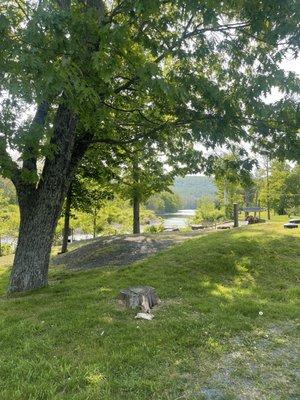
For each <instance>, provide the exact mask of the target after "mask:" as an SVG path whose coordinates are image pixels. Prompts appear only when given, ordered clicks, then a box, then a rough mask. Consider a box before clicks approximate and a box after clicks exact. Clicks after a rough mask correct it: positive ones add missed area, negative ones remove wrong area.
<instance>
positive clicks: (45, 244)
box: [9, 192, 59, 292]
mask: <svg viewBox="0 0 300 400" xmlns="http://www.w3.org/2000/svg"><path fill="white" fill-rule="evenodd" d="M45 195H46V192H44V193H43V194H41V195H40V196H36V198H35V199H33V198H32V197H31V198H30V199H28V200H25V199H23V201H20V200H19V201H20V215H21V220H20V230H19V240H18V245H17V249H16V254H15V260H14V265H13V270H12V274H11V281H10V288H9V291H10V292H22V291H26V290H31V289H36V288H40V287H43V286H46V285H47V283H48V265H49V257H50V252H51V246H52V241H53V236H54V231H55V227H56V224H57V219H58V216H59V212H58V208H57V204H56V203H55V201H54V199H53V196H52V194H51V192H48V195H49V199H48V200H47V201H44V200H45V197H46V196H45ZM19 199H20V197H19Z"/></svg>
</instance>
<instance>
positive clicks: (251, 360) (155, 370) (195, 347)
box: [0, 217, 300, 400]
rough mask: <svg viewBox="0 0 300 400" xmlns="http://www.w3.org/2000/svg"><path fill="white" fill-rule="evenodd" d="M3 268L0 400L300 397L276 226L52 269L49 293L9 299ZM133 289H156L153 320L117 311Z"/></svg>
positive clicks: (287, 242)
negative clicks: (141, 255) (99, 264)
mask: <svg viewBox="0 0 300 400" xmlns="http://www.w3.org/2000/svg"><path fill="white" fill-rule="evenodd" d="M286 220H287V218H286V217H285V218H284V221H286ZM7 264H9V260H7V261H6V262H4V261H2V264H0V290H1V297H0V348H1V351H0V399H1V400H2V399H3V400H17V399H18V400H19V399H20V400H21V399H22V400H33V399H34V400H46V399H47V400H48V399H49V400H50V399H51V400H58V399H70V400H88V399H91V400H94V399H95V400H96V399H97V400H98V399H101V400H126V399H134V400H139V399H141V400H144V399H145V400H146V399H147V400H149V399H153V400H159V399H161V400H168V399H170V400H177V399H178V400H179V399H188V400H194V399H195V400H196V399H208V400H211V399H219V400H220V399H223V400H230V399H245V400H251V399H259V400H262V399H267V400H272V399H274V400H275V399H276V400H277V399H282V400H288V399H290V400H292V399H294V400H296V399H299V398H300V393H299V392H297V384H296V373H297V351H296V350H297V346H299V343H298V342H297V337H299V335H297V330H296V318H297V314H299V308H298V306H299V304H297V293H299V287H298V288H297V277H298V276H299V266H300V229H299V228H298V229H295V230H284V229H283V227H282V221H281V219H280V218H279V219H278V222H272V223H266V224H260V225H253V226H249V227H246V228H241V229H237V230H231V231H226V232H216V233H213V234H211V235H207V236H202V237H199V238H196V239H191V240H189V241H187V242H185V243H182V244H180V245H176V246H174V247H173V248H171V249H169V250H166V251H164V252H162V253H159V254H157V255H155V256H153V257H151V258H149V259H147V260H145V261H141V262H138V263H135V264H134V265H132V266H128V267H126V268H121V269H120V268H119V269H118V268H114V267H110V268H102V269H94V270H90V271H82V272H78V271H77V272H76V271H68V270H66V269H64V268H63V267H56V268H52V270H51V273H50V285H49V287H48V288H46V289H43V290H39V291H36V292H34V293H29V294H26V295H19V296H15V297H11V298H7V297H6V295H5V290H6V286H7V282H8V274H9V267H7V266H6V265H7ZM132 285H151V286H154V287H155V288H156V290H157V293H158V295H159V297H160V298H161V300H162V303H161V305H160V306H158V307H157V309H156V310H155V311H154V314H155V318H154V320H153V321H138V320H135V319H134V315H135V312H134V311H132V310H123V309H121V308H120V307H119V306H118V305H117V303H116V301H115V297H116V296H117V294H118V292H119V290H120V289H122V288H125V287H129V286H132ZM298 348H299V347H298ZM298 372H299V370H298Z"/></svg>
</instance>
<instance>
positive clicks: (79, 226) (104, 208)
mask: <svg viewBox="0 0 300 400" xmlns="http://www.w3.org/2000/svg"><path fill="white" fill-rule="evenodd" d="M95 214H96V220H95ZM156 219H157V218H156V216H155V214H154V213H153V212H152V211H150V210H147V209H146V208H145V207H143V206H142V207H141V224H142V225H147V223H149V221H155V220H156ZM94 223H96V226H95V228H96V232H95V233H96V234H97V235H114V234H124V233H130V232H131V231H132V207H131V205H130V201H129V200H125V199H122V198H121V197H118V196H116V197H115V198H114V199H113V200H102V201H101V204H98V207H97V204H96V203H95V204H94V213H93V212H90V211H88V212H84V211H82V210H73V211H72V218H71V228H73V229H75V230H76V231H78V232H80V231H81V232H83V233H86V234H92V233H93V230H94ZM62 230H63V218H61V219H60V220H59V223H58V226H57V229H56V236H57V238H58V237H60V235H61V232H62Z"/></svg>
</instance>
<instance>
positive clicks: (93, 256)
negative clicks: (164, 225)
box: [51, 230, 213, 269]
mask: <svg viewBox="0 0 300 400" xmlns="http://www.w3.org/2000/svg"><path fill="white" fill-rule="evenodd" d="M208 232H213V231H212V230H209V231H207V230H205V231H201V232H187V233H180V232H172V233H163V234H160V235H150V234H149V235H122V236H107V237H103V238H98V239H94V240H91V241H86V242H85V244H84V245H80V247H78V248H77V249H75V250H72V251H70V252H68V253H65V254H60V255H57V256H56V257H54V258H53V259H52V261H51V263H52V265H60V264H64V265H65V266H66V267H67V268H70V269H90V268H97V267H104V266H110V265H111V266H112V265H113V266H125V265H128V264H131V263H133V262H135V261H138V260H141V259H143V258H146V257H149V256H150V255H152V254H155V253H156V252H158V251H161V250H164V249H167V248H168V247H170V246H172V245H174V244H176V243H180V242H182V241H184V240H186V239H189V238H191V237H195V236H199V235H203V234H205V233H208Z"/></svg>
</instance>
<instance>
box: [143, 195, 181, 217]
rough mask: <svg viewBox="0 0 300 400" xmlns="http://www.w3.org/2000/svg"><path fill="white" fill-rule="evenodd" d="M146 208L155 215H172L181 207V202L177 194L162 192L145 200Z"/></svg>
mask: <svg viewBox="0 0 300 400" xmlns="http://www.w3.org/2000/svg"><path fill="white" fill-rule="evenodd" d="M146 207H147V208H149V209H150V210H153V211H155V212H156V213H173V212H176V211H178V210H179V208H180V207H181V200H180V198H179V196H178V195H177V194H175V193H172V192H167V191H164V192H161V193H157V194H155V195H152V196H151V197H150V198H149V199H148V200H147V202H146Z"/></svg>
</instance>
